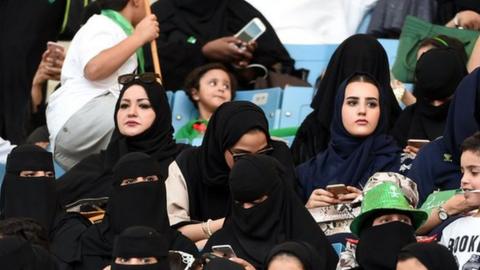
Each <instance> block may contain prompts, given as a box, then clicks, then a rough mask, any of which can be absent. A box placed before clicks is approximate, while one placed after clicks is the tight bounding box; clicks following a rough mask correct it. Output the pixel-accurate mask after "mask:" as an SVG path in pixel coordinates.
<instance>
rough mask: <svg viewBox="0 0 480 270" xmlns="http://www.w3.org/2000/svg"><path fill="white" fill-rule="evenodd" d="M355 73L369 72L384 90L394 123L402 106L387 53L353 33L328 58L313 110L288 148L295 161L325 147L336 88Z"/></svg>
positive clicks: (390, 116) (301, 159)
mask: <svg viewBox="0 0 480 270" xmlns="http://www.w3.org/2000/svg"><path fill="white" fill-rule="evenodd" d="M354 72H362V73H368V74H371V75H372V76H373V78H375V80H376V81H378V83H379V85H380V87H381V88H382V89H385V90H386V91H385V105H386V108H387V111H386V114H387V115H388V128H390V127H392V126H393V124H394V123H395V121H396V119H397V117H398V115H399V114H400V112H401V109H400V106H399V105H398V102H397V100H396V98H395V95H394V94H393V91H392V88H391V86H390V68H389V65H388V58H387V53H386V52H385V49H384V48H383V47H382V45H381V44H380V43H379V42H378V41H377V40H376V39H375V38H374V37H372V36H369V35H364V34H357V35H353V36H351V37H349V38H347V39H346V40H345V41H343V42H342V43H341V44H340V46H338V48H337V49H336V50H335V53H334V54H333V56H332V57H331V58H330V62H329V63H328V66H327V69H326V70H325V75H324V76H323V78H322V80H321V81H320V85H319V87H318V89H317V93H316V94H315V96H314V98H313V101H312V103H311V105H310V106H311V107H312V108H313V112H311V113H310V114H309V115H308V116H307V118H306V119H305V120H304V121H303V123H302V125H301V126H300V128H299V130H298V131H297V134H296V136H295V140H294V141H293V144H292V147H291V150H292V155H293V160H294V162H295V164H301V163H303V162H305V161H307V160H309V159H310V158H312V157H313V156H315V155H316V154H318V153H319V152H321V151H323V150H325V149H326V148H327V146H328V142H329V140H330V124H331V122H332V112H333V109H334V104H335V102H334V100H335V96H336V94H337V89H339V86H340V84H341V83H342V82H343V81H344V80H345V79H347V77H349V76H350V75H351V74H353V73H354Z"/></svg>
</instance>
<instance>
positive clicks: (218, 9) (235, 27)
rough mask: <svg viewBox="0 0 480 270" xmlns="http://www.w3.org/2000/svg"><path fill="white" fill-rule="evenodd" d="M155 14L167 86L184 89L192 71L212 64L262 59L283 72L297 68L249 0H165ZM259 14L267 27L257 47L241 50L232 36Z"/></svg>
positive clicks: (269, 65) (260, 17) (155, 7)
mask: <svg viewBox="0 0 480 270" xmlns="http://www.w3.org/2000/svg"><path fill="white" fill-rule="evenodd" d="M152 12H153V13H154V14H155V15H156V16H157V18H158V21H159V23H160V29H162V30H161V31H160V37H159V38H158V39H157V44H158V53H159V55H160V58H161V59H162V63H161V64H162V71H163V74H164V85H165V88H166V89H172V90H176V89H181V87H182V86H183V82H184V80H185V77H186V76H187V74H188V73H189V72H190V71H192V70H193V69H194V68H196V67H198V66H201V65H204V64H206V63H209V62H223V63H230V64H232V65H234V64H239V65H240V66H242V65H246V64H248V63H258V64H262V65H264V66H265V67H266V68H267V69H269V70H277V71H279V72H282V73H291V72H292V71H293V70H294V67H293V66H294V60H293V59H292V58H290V56H289V55H288V52H287V51H286V49H285V48H284V47H283V45H282V43H281V42H280V40H279V39H278V37H277V35H276V33H275V31H274V30H273V28H272V26H271V25H270V24H269V23H268V21H267V19H266V18H265V17H264V16H263V15H262V14H261V13H260V12H259V11H258V10H256V9H255V8H254V7H253V6H251V5H250V4H249V3H247V2H246V1H244V0H221V1H220V0H208V1H205V0H204V1H192V0H163V1H158V2H156V3H154V4H153V5H152ZM254 17H258V18H259V19H260V20H261V21H262V22H263V23H264V24H265V26H266V27H267V29H266V31H265V33H263V34H262V35H261V36H260V37H259V38H258V40H257V41H256V43H257V46H256V47H255V46H248V47H247V48H246V49H244V50H241V49H238V47H236V46H235V44H238V43H239V39H237V38H235V37H233V35H234V34H236V33H237V32H238V31H240V29H242V28H243V27H244V26H245V25H246V24H247V23H248V22H249V21H250V20H251V19H253V18H254ZM179 51H181V52H182V53H180V54H179V53H178V52H179ZM146 59H148V58H146ZM242 62H244V63H242ZM239 82H240V86H243V87H245V86H244V85H242V81H241V80H239Z"/></svg>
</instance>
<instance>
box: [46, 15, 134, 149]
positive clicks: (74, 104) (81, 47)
mask: <svg viewBox="0 0 480 270" xmlns="http://www.w3.org/2000/svg"><path fill="white" fill-rule="evenodd" d="M126 38H127V34H125V32H124V31H123V29H122V28H120V26H118V25H117V24H116V23H115V22H114V21H112V20H111V19H110V18H108V17H105V16H103V15H93V16H92V17H91V18H90V19H89V20H88V21H87V23H86V24H85V25H84V26H83V27H82V28H81V29H80V30H79V31H78V32H77V34H76V35H75V37H74V38H73V40H72V43H71V45H70V47H69V50H68V52H67V55H66V57H65V61H64V63H63V68H62V74H61V84H62V86H61V87H60V88H59V89H57V90H56V91H55V92H54V93H53V94H52V95H51V96H50V98H49V100H48V107H47V111H46V115H47V126H48V131H49V133H50V142H51V143H52V144H53V143H54V142H55V138H56V136H57V134H58V132H59V131H60V129H61V128H62V127H63V125H64V124H65V123H66V122H67V120H68V119H69V118H70V117H71V116H72V115H73V114H75V113H76V112H77V111H78V110H80V109H81V108H82V107H83V106H84V105H85V104H87V103H88V102H89V101H90V100H92V99H93V98H95V97H98V96H100V95H103V94H106V93H107V92H111V93H112V94H113V95H115V96H116V97H118V95H119V93H120V88H121V87H120V85H119V84H118V82H117V78H118V76H119V75H122V74H126V73H132V72H134V71H135V69H136V68H137V57H136V54H133V55H132V56H130V58H129V59H128V60H127V61H126V62H125V63H124V64H123V65H122V66H121V67H120V68H119V69H118V70H117V71H115V72H114V73H113V74H111V75H110V76H109V77H107V78H105V79H102V80H98V81H90V80H88V79H86V78H85V77H84V72H83V71H84V68H85V66H86V65H87V63H88V62H89V61H90V60H91V59H92V58H93V57H95V56H96V55H97V54H99V53H100V52H101V51H103V50H106V49H109V48H111V47H113V46H115V45H117V44H118V43H120V42H121V41H122V40H124V39H126ZM112 119H113V115H112Z"/></svg>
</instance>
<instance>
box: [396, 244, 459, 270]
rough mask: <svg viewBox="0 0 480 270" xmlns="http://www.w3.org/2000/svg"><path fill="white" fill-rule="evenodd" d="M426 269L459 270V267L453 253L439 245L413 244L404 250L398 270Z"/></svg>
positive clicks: (399, 255)
mask: <svg viewBox="0 0 480 270" xmlns="http://www.w3.org/2000/svg"><path fill="white" fill-rule="evenodd" d="M422 267H423V268H422ZM425 269H426V270H457V269H458V265H457V262H456V260H455V257H454V256H453V254H452V252H450V251H449V250H448V248H446V247H444V246H442V245H440V244H438V243H413V244H410V245H408V246H405V247H404V248H402V250H401V251H400V253H399V254H398V262H397V270H425Z"/></svg>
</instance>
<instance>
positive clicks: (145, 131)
mask: <svg viewBox="0 0 480 270" xmlns="http://www.w3.org/2000/svg"><path fill="white" fill-rule="evenodd" d="M119 81H120V82H124V84H123V88H122V90H121V92H120V96H119V98H118V101H117V104H116V105H115V116H114V121H115V130H114V132H113V134H112V138H111V140H110V143H109V145H108V147H107V149H106V150H105V151H102V152H100V153H99V154H94V155H91V156H89V157H87V158H85V159H84V160H82V161H81V162H80V163H78V164H77V165H76V166H74V167H73V168H72V169H71V170H70V171H68V172H67V173H65V174H64V175H63V176H62V177H60V178H59V181H58V182H57V188H58V190H59V192H60V196H61V197H60V199H61V203H62V204H63V205H68V204H70V203H72V202H75V201H77V200H79V199H83V198H98V197H108V195H109V192H110V190H111V186H112V167H113V166H114V165H115V163H116V162H117V161H118V160H119V159H120V158H121V157H122V156H124V155H125V154H128V153H130V152H143V153H146V154H148V155H150V156H152V158H154V159H155V160H156V161H157V162H158V163H159V164H160V172H161V174H162V175H167V170H168V165H169V164H170V163H171V162H172V161H173V160H174V159H175V157H176V155H177V154H178V153H179V152H180V151H181V150H182V149H183V148H185V147H184V145H177V144H175V142H174V140H173V136H172V132H173V128H172V125H171V121H172V120H171V119H172V117H171V112H170V107H169V105H168V101H167V97H166V94H165V91H164V89H163V88H162V86H161V85H160V84H159V83H157V82H156V81H155V77H154V76H153V75H152V74H150V73H145V74H141V75H134V74H128V75H123V76H121V77H120V78H119ZM142 90H143V91H142ZM125 96H128V98H125ZM138 99H142V100H141V101H139V102H138ZM152 113H153V119H152V118H149V117H150V116H152ZM147 118H148V119H147Z"/></svg>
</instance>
